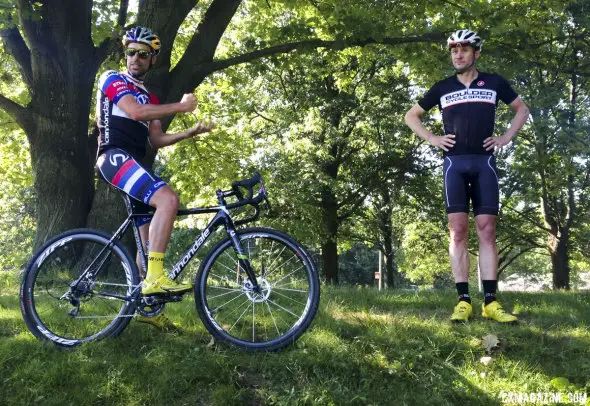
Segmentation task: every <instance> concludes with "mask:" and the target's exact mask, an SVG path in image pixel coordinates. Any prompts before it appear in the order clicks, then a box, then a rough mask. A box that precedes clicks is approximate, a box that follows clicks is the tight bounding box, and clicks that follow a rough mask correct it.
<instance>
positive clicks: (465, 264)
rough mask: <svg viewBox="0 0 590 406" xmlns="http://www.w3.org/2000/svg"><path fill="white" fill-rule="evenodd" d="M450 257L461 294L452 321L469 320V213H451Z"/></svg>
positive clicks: (458, 290) (459, 293)
mask: <svg viewBox="0 0 590 406" xmlns="http://www.w3.org/2000/svg"><path fill="white" fill-rule="evenodd" d="M448 218H449V230H450V243H449V257H450V261H451V268H452V270H453V275H454V277H455V285H456V287H457V293H458V295H459V303H458V304H457V306H455V310H454V312H453V314H452V316H451V321H455V322H463V321H467V320H468V319H469V317H470V316H471V312H472V309H471V298H470V297H469V252H468V250H467V239H468V236H469V215H468V214H467V213H449V215H448Z"/></svg>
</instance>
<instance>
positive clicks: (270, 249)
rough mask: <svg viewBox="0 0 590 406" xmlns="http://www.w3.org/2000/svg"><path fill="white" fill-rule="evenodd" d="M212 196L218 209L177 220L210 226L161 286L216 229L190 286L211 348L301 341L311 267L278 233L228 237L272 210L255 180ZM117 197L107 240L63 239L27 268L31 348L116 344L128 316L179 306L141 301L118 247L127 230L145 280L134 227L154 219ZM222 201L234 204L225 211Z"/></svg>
mask: <svg viewBox="0 0 590 406" xmlns="http://www.w3.org/2000/svg"><path fill="white" fill-rule="evenodd" d="M258 184H259V185H260V187H259V190H258V192H257V194H256V195H255V196H254V193H253V190H254V187H255V186H256V185H258ZM242 190H246V191H247V195H246V196H245V195H244V193H243V192H242ZM216 194H217V201H218V205H217V206H209V207H200V208H191V209H183V210H179V211H178V215H179V216H187V215H193V214H204V213H215V216H214V217H213V219H212V220H211V221H210V222H209V224H208V225H207V227H205V229H204V230H203V231H202V233H201V234H200V235H199V236H198V237H197V238H196V239H195V241H194V243H193V244H192V245H191V246H190V248H189V249H188V250H187V251H186V253H185V254H184V255H183V256H182V257H181V259H180V260H179V261H178V263H176V265H174V267H173V268H172V271H171V272H170V274H169V277H170V278H171V279H176V278H177V277H178V276H179V275H180V274H181V273H182V272H183V270H184V269H185V268H186V266H187V264H188V262H189V261H190V260H191V259H192V258H193V257H194V256H195V255H196V253H197V252H198V251H199V249H200V248H201V247H202V246H203V244H204V243H205V242H206V241H207V240H208V238H209V237H210V236H211V235H212V234H213V233H214V232H215V230H217V229H218V228H220V227H221V226H224V228H225V233H226V234H227V235H226V236H225V238H223V239H222V240H221V241H219V242H218V243H217V244H215V245H214V246H213V248H211V250H210V252H209V253H208V254H207V256H206V257H205V259H204V260H203V261H202V262H201V264H200V266H199V270H198V272H197V275H196V278H195V281H194V297H195V304H196V307H197V310H198V312H199V316H200V318H201V320H202V322H203V324H204V325H205V327H206V328H207V330H208V331H209V332H210V333H211V334H212V335H213V336H214V337H215V338H216V339H217V340H218V341H222V342H227V343H230V344H233V345H235V346H237V347H239V348H242V349H245V350H252V351H257V350H258V351H271V350H278V349H280V348H283V347H285V346H286V345H289V344H291V343H293V342H294V341H295V340H296V339H297V338H298V337H299V336H300V335H301V334H303V332H304V331H305V330H306V329H307V328H308V327H309V325H310V324H311V321H312V320H313V318H314V316H315V314H316V311H317V308H318V303H319V297H320V288H319V278H318V275H317V272H316V270H315V267H314V263H313V261H312V259H311V257H310V255H309V254H308V253H307V251H306V250H305V249H304V248H303V247H302V246H301V245H300V244H298V243H297V242H296V241H295V240H294V239H293V238H292V237H290V236H289V235H287V234H285V233H282V232H279V231H276V230H273V229H270V228H261V227H252V228H241V229H240V228H236V227H238V226H240V225H242V224H245V223H249V222H251V221H254V220H256V219H257V218H258V217H259V215H260V203H261V202H263V201H264V202H266V203H267V204H268V206H269V207H270V203H269V201H268V198H267V193H266V189H265V187H264V182H263V180H262V179H261V177H260V175H259V174H258V173H256V174H255V175H254V177H252V178H250V179H246V180H242V181H238V182H233V184H232V188H231V189H230V190H217V192H216ZM123 197H124V199H125V202H126V207H127V213H128V216H127V218H126V219H125V221H124V222H123V224H121V226H120V227H119V228H118V230H117V231H116V232H115V233H114V234H113V235H112V236H111V235H108V234H106V233H104V232H102V231H98V230H94V229H75V230H71V231H67V232H64V233H62V234H60V235H58V236H56V237H55V238H53V239H52V240H50V241H48V242H47V243H46V244H45V245H44V246H43V247H41V248H40V249H39V250H38V251H37V252H36V253H35V255H34V256H33V258H32V259H31V261H30V262H29V264H28V265H27V269H26V271H25V274H24V277H23V281H22V285H21V291H20V300H21V310H22V314H23V317H24V320H25V322H26V324H27V327H28V328H29V330H31V332H32V333H33V334H34V335H35V336H36V337H38V338H39V339H42V340H45V341H49V342H52V343H54V344H56V345H57V346H60V347H74V346H77V345H79V344H81V343H83V342H88V341H93V340H99V339H102V338H105V337H110V336H117V335H118V334H120V333H121V332H122V331H123V329H124V328H125V327H126V326H127V325H128V324H129V322H130V320H131V318H132V317H133V315H134V314H135V313H136V312H137V313H139V314H141V315H144V316H147V317H152V316H156V315H157V314H159V313H160V312H162V311H163V309H164V305H165V304H166V303H168V302H175V301H180V300H182V295H158V296H143V295H142V293H141V279H142V278H141V277H140V274H139V270H138V267H137V265H136V262H135V260H134V259H133V257H132V256H131V255H130V254H129V252H128V250H127V249H126V248H125V247H124V245H123V244H122V243H121V237H122V236H123V234H124V233H125V231H126V230H127V229H128V228H129V227H130V226H131V227H132V228H133V234H134V236H135V242H136V245H137V249H138V251H139V253H140V254H141V258H142V260H143V261H142V262H143V263H142V267H143V271H144V272H145V268H146V252H145V250H144V248H143V244H142V241H141V238H140V235H139V231H138V228H137V226H136V223H135V219H136V218H138V217H145V216H153V210H152V209H146V208H147V206H145V207H144V206H143V205H142V204H140V203H139V202H136V201H134V200H132V199H130V198H129V196H127V195H126V194H123ZM229 197H233V198H235V199H237V201H236V202H234V203H231V204H228V203H226V198H229ZM246 205H250V206H252V207H253V208H254V214H253V215H251V216H250V217H248V218H244V219H241V220H237V221H235V222H234V220H232V216H231V214H230V210H232V209H236V208H239V207H243V206H246Z"/></svg>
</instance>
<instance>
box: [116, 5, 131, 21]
mask: <svg viewBox="0 0 590 406" xmlns="http://www.w3.org/2000/svg"><path fill="white" fill-rule="evenodd" d="M128 10H129V0H121V3H119V15H118V16H117V27H123V26H125V22H126V21H127V11H128Z"/></svg>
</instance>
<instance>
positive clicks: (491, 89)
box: [418, 72, 518, 156]
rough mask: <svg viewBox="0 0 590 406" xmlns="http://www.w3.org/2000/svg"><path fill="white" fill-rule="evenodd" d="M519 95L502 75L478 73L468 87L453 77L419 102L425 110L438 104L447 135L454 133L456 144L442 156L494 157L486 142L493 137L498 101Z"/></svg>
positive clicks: (439, 84) (507, 102)
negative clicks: (486, 146)
mask: <svg viewBox="0 0 590 406" xmlns="http://www.w3.org/2000/svg"><path fill="white" fill-rule="evenodd" d="M517 97H518V94H517V93H516V92H515V91H514V90H513V89H512V87H510V84H509V83H508V82H507V81H506V79H504V78H503V77H502V76H499V75H495V74H491V73H484V72H478V75H477V77H476V78H475V80H473V82H471V84H470V85H469V86H465V85H464V84H463V83H461V82H459V79H457V76H456V75H455V76H451V77H449V78H446V79H444V80H441V81H440V82H438V83H436V84H435V85H434V86H432V88H431V89H430V90H429V91H428V92H427V93H426V94H425V95H424V97H422V99H420V100H419V101H418V104H419V105H420V107H422V108H423V109H424V110H430V109H431V108H433V107H434V106H436V105H437V104H438V107H439V109H440V111H441V114H442V119H443V126H444V131H445V134H455V145H454V146H453V147H452V148H450V149H449V151H448V152H446V151H445V152H444V153H443V155H444V156H447V155H462V154H479V155H491V154H492V153H493V151H486V150H485V148H484V147H483V141H484V140H485V139H486V138H488V137H491V136H492V135H493V134H494V123H495V121H496V107H497V106H498V102H499V100H502V101H503V102H504V103H506V104H510V103H512V102H513V101H514V100H515V99H516V98H517Z"/></svg>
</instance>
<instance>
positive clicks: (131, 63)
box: [96, 27, 213, 324]
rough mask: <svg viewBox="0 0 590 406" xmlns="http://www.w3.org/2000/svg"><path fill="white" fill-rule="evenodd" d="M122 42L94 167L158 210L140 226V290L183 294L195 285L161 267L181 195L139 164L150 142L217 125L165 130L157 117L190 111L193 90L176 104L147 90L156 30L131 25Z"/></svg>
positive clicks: (101, 98)
mask: <svg viewBox="0 0 590 406" xmlns="http://www.w3.org/2000/svg"><path fill="white" fill-rule="evenodd" d="M123 45H124V46H125V57H126V64H127V71H126V72H116V71H113V70H110V71H106V72H104V73H103V74H102V75H101V76H100V79H99V81H98V90H97V103H96V110H97V111H96V117H97V124H98V128H99V133H100V135H99V140H98V141H99V142H98V154H97V155H98V158H97V161H96V167H97V170H98V172H99V174H100V175H101V177H102V178H103V179H104V180H106V181H107V182H108V183H110V184H111V185H113V186H115V187H116V188H118V189H120V190H122V191H124V192H125V193H127V194H128V195H129V196H131V197H133V198H134V199H136V200H138V201H140V202H143V203H145V204H148V205H150V206H152V207H154V208H155V209H156V211H155V213H154V216H153V218H152V219H151V224H150V223H148V222H147V221H149V219H148V220H144V221H138V224H137V225H138V226H139V232H140V235H141V238H142V241H144V243H145V245H146V250H147V251H148V266H147V275H146V277H145V280H144V281H143V285H142V293H143V294H144V295H158V294H182V293H184V292H187V291H189V290H191V288H192V286H191V285H190V284H182V283H176V282H175V281H173V280H170V279H169V278H168V277H167V276H166V275H165V274H164V268H163V264H164V253H165V251H166V248H167V246H168V242H169V241H170V235H171V233H172V228H173V225H174V219H175V218H176V214H177V211H178V203H179V199H178V196H177V195H176V193H175V192H174V191H173V190H172V189H171V188H170V187H169V186H168V185H167V184H166V183H165V182H164V181H162V180H161V179H160V178H158V177H157V176H156V175H154V174H153V173H152V172H151V171H150V170H148V169H146V168H144V167H142V165H141V164H140V163H139V162H141V161H142V160H143V158H144V157H145V154H146V143H147V142H148V141H149V143H150V144H151V145H152V147H154V148H161V147H165V146H168V145H172V144H175V143H177V142H178V141H181V140H183V139H186V138H190V137H193V136H195V135H198V134H201V133H204V132H208V131H210V130H211V129H212V128H213V124H212V123H207V122H199V123H198V124H197V125H196V126H195V127H193V128H191V129H189V130H187V131H184V132H181V133H178V134H165V133H164V132H163V131H162V124H161V122H160V120H159V119H160V118H162V117H165V116H170V115H173V114H176V113H188V112H191V111H193V110H195V108H196V107H197V101H196V99H195V97H194V96H193V95H192V94H185V95H184V96H183V97H182V100H181V101H180V102H178V103H170V104H159V103H158V99H157V98H156V97H155V96H154V95H153V94H152V93H150V92H149V91H148V90H147V89H146V88H145V86H144V84H143V81H144V79H145V76H146V74H147V73H148V71H149V70H150V68H151V67H152V66H153V65H154V64H155V62H156V57H157V55H158V53H159V52H160V47H161V44H160V39H159V38H158V36H157V35H155V34H154V33H153V32H152V30H150V29H149V28H145V27H135V28H132V29H130V30H129V31H127V33H126V34H125V35H124V37H123ZM148 240H149V244H148V243H147V242H148ZM138 262H139V261H138ZM141 321H144V320H141ZM146 321H147V320H146ZM150 322H152V324H156V323H154V322H153V321H150Z"/></svg>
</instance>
